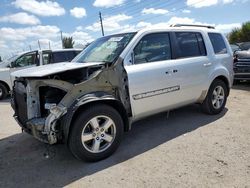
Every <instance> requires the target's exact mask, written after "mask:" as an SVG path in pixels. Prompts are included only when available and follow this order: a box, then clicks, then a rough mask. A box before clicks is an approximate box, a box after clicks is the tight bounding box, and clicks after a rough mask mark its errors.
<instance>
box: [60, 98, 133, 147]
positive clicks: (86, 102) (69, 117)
mask: <svg viewBox="0 0 250 188" xmlns="http://www.w3.org/2000/svg"><path fill="white" fill-rule="evenodd" d="M94 95H95V96H91V97H89V94H88V95H87V96H83V97H82V98H81V99H79V100H77V102H76V103H74V104H73V105H72V106H71V108H69V110H68V112H67V114H66V115H65V116H64V117H63V118H62V129H63V141H64V142H65V143H67V141H68V137H69V135H70V131H71V128H72V126H71V125H72V124H73V123H74V120H75V119H76V117H77V116H78V115H79V114H81V113H82V112H83V111H84V110H85V109H87V108H88V107H89V106H93V105H97V104H106V105H109V106H111V107H113V108H114V109H115V110H117V112H118V113H119V114H120V115H121V117H122V119H123V122H124V131H128V130H129V129H130V122H129V118H128V114H127V111H126V109H125V108H124V106H123V104H122V103H121V102H120V101H119V100H117V99H116V98H114V97H113V96H111V95H107V94H103V95H102V96H99V95H98V96H97V95H96V94H94Z"/></svg>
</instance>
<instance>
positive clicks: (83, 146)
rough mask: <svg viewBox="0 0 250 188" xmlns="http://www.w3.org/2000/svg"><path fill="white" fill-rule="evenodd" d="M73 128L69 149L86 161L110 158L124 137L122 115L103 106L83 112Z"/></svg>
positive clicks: (96, 106) (93, 107)
mask: <svg viewBox="0 0 250 188" xmlns="http://www.w3.org/2000/svg"><path fill="white" fill-rule="evenodd" d="M72 126H73V127H72V129H71V132H70V136H69V142H68V143H69V148H70V150H71V152H72V153H73V155H74V156H75V157H77V158H78V159H80V160H85V161H99V160H102V159H104V158H106V157H108V156H110V155H111V154H112V153H113V152H115V150H116V149H117V148H118V146H119V144H120V142H121V139H122V135H123V121H122V118H121V116H120V114H119V113H118V112H117V111H116V110H115V109H114V108H112V107H110V106H108V105H103V104H101V105H95V106H92V107H89V108H88V109H87V110H85V111H83V112H82V113H81V114H80V115H79V116H78V117H77V119H76V120H75V122H74V124H73V125H72Z"/></svg>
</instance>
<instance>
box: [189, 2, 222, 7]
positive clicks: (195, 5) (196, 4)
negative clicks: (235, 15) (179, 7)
mask: <svg viewBox="0 0 250 188" xmlns="http://www.w3.org/2000/svg"><path fill="white" fill-rule="evenodd" d="M217 3H218V0H203V1H201V0H187V5H188V6H190V7H194V8H201V7H209V6H212V5H216V4H217Z"/></svg>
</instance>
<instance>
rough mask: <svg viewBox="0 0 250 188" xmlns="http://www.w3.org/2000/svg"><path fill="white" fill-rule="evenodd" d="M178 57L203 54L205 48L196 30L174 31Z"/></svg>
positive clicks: (204, 53)
mask: <svg viewBox="0 0 250 188" xmlns="http://www.w3.org/2000/svg"><path fill="white" fill-rule="evenodd" d="M175 36H176V40H177V46H178V49H179V54H178V55H177V57H178V58H187V57H196V56H205V55H206V48H205V44H204V41H203V38H202V36H201V34H200V33H197V32H176V33H175Z"/></svg>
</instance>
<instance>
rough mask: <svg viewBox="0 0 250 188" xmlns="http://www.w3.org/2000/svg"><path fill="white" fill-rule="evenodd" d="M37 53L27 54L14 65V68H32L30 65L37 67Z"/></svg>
mask: <svg viewBox="0 0 250 188" xmlns="http://www.w3.org/2000/svg"><path fill="white" fill-rule="evenodd" d="M36 59H37V58H36V53H35V52H34V53H28V54H25V55H23V56H21V57H19V58H18V59H17V60H16V61H15V63H14V67H17V68H18V67H26V66H30V65H35V64H36Z"/></svg>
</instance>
